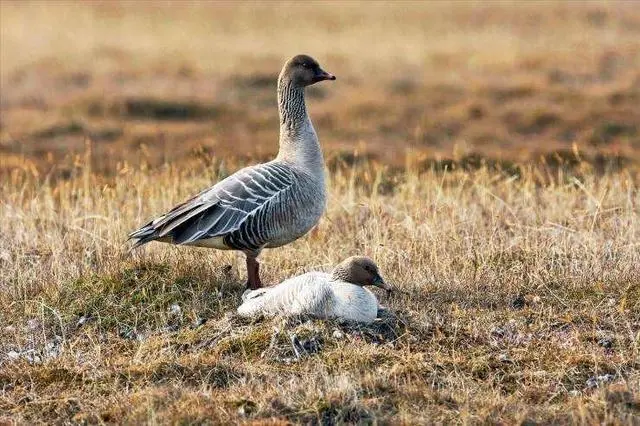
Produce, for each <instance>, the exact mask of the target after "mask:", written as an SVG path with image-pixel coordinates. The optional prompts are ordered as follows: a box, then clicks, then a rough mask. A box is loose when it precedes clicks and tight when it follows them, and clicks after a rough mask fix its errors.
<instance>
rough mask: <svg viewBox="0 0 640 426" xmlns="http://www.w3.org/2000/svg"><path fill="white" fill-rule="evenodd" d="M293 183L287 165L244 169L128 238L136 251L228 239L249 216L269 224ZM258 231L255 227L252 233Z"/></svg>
mask: <svg viewBox="0 0 640 426" xmlns="http://www.w3.org/2000/svg"><path fill="white" fill-rule="evenodd" d="M293 182H294V176H293V172H292V171H291V170H290V169H288V168H287V167H286V166H285V165H281V164H277V163H273V162H272V163H266V164H261V165H258V166H254V167H248V168H245V169H242V170H240V171H238V172H236V173H234V174H233V175H231V176H229V177H227V178H226V179H224V180H222V181H220V182H218V183H217V184H216V185H214V186H213V187H212V188H210V189H207V190H205V191H202V192H201V193H200V194H198V195H197V196H195V197H193V198H191V199H190V200H188V201H186V202H184V203H182V204H179V205H177V206H176V207H174V208H173V209H171V210H170V211H169V212H167V213H165V214H164V215H161V216H159V217H158V218H156V219H154V220H153V221H151V222H149V223H148V224H146V225H145V226H143V227H142V228H140V229H138V230H137V231H134V232H132V233H131V234H130V235H129V238H133V239H137V240H138V241H136V243H135V244H134V248H135V247H138V246H140V245H142V244H145V243H147V242H149V241H153V240H158V239H161V240H170V241H171V242H172V243H174V244H190V243H195V242H197V241H198V240H202V239H208V238H214V237H219V236H225V235H227V234H229V233H231V232H235V231H237V230H239V229H240V228H241V226H242V224H243V223H244V222H245V221H246V220H247V219H248V218H249V217H252V216H256V217H259V219H260V220H261V221H262V222H265V221H267V218H268V216H269V214H268V213H267V211H268V209H269V208H270V205H271V203H272V201H273V200H274V199H276V198H277V197H278V196H279V195H281V194H283V193H284V192H286V191H287V190H288V189H289V188H290V187H291V186H292V185H293ZM271 208H273V206H272V207H271ZM276 210H281V209H276ZM274 211H275V210H274ZM263 226H268V224H266V223H265V224H264V225H263ZM258 228H259V226H257V225H255V226H252V230H253V234H256V232H257V231H258ZM244 237H246V238H247V239H248V238H249V237H250V236H249V235H246V236H244Z"/></svg>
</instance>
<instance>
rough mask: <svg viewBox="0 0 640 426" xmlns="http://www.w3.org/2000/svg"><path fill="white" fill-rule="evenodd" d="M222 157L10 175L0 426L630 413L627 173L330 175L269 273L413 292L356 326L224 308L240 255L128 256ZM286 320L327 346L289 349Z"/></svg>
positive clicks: (2, 256) (639, 405)
mask: <svg viewBox="0 0 640 426" xmlns="http://www.w3.org/2000/svg"><path fill="white" fill-rule="evenodd" d="M220 164H221V163H219V162H218V161H214V166H211V165H207V166H205V165H203V164H202V163H201V162H197V163H192V164H191V167H187V166H186V165H185V166H184V167H180V168H177V167H166V168H164V169H161V170H157V171H151V172H150V171H145V170H133V169H122V170H119V171H118V174H117V175H116V176H115V177H112V178H104V177H101V176H99V175H95V174H93V173H91V171H90V170H86V169H83V168H77V169H76V170H75V172H74V175H73V176H72V177H71V178H70V179H68V180H65V181H60V182H57V183H48V182H46V181H43V180H42V179H39V178H38V179H36V178H34V177H32V176H31V175H30V172H28V171H26V170H25V171H18V170H16V171H14V172H13V173H12V174H11V175H10V176H5V178H6V179H5V180H3V182H4V183H3V186H2V200H3V203H2V204H1V205H0V218H1V220H0V233H1V234H2V235H3V238H2V240H0V262H1V273H2V279H1V282H2V287H1V288H0V312H1V315H2V318H1V322H2V324H3V328H2V329H0V333H1V338H0V342H1V344H0V353H1V354H2V358H1V359H2V360H1V361H0V362H1V364H0V377H1V380H2V382H3V391H2V394H1V399H0V409H1V410H0V411H2V413H3V416H4V417H2V419H4V420H7V421H8V420H9V419H11V420H13V421H17V422H20V423H23V422H24V423H32V422H51V421H55V420H61V419H69V420H72V421H88V422H90V423H96V422H117V423H121V422H130V423H140V422H151V423H153V422H160V423H172V422H202V421H204V422H216V423H217V422H231V421H232V422H239V421H256V420H260V419H262V420H266V419H270V421H275V420H278V419H279V421H294V422H321V423H331V422H336V421H337V422H368V421H373V420H374V419H377V420H378V421H391V422H410V423H413V422H473V423H476V422H506V423H514V422H522V421H525V420H531V421H542V422H548V421H558V422H570V423H583V422H586V423H598V422H606V423H623V424H624V423H627V424H632V423H633V422H635V421H637V420H638V415H639V413H640V411H639V410H640V400H638V392H639V391H640V389H639V388H638V383H640V382H639V380H640V376H639V374H638V371H639V367H640V366H639V365H638V356H639V347H638V344H639V335H638V330H639V328H638V327H639V325H640V316H639V315H638V313H639V312H640V292H639V291H638V289H639V287H638V285H637V284H638V282H639V280H640V269H639V268H638V265H640V254H639V253H640V251H639V250H638V244H637V242H636V241H637V240H638V238H637V236H638V233H639V232H640V219H639V216H638V207H639V205H640V192H639V190H638V183H639V182H640V179H639V177H640V175H639V171H638V169H637V168H635V169H634V168H630V169H629V168H626V169H622V170H615V171H609V172H607V173H605V174H604V175H600V174H598V173H595V172H594V170H593V168H592V166H591V165H589V164H588V163H581V164H578V165H577V166H576V167H575V168H574V169H564V170H563V169H552V168H545V167H542V166H536V167H533V166H521V167H519V168H518V169H517V171H513V170H512V171H510V172H507V171H500V170H498V169H496V168H488V167H480V168H479V169H477V170H471V171H465V170H461V169H456V170H452V171H446V172H437V171H422V172H418V171H417V170H418V169H417V167H415V166H414V165H413V164H412V162H411V161H410V162H409V163H408V165H407V169H405V170H404V171H403V172H394V173H393V174H392V173H390V172H389V171H387V170H386V169H385V168H383V167H381V166H379V165H375V164H369V163H363V164H360V165H357V166H352V167H347V166H342V167H338V168H337V170H336V171H334V172H333V173H332V174H331V178H330V182H329V185H330V197H329V205H328V211H327V214H326V217H325V218H324V219H323V220H322V222H321V223H320V225H319V226H318V227H317V228H316V229H315V230H314V231H313V232H311V233H310V235H308V236H307V237H305V238H303V239H301V240H299V241H297V242H295V243H293V244H291V245H289V246H286V247H283V248H280V249H275V250H271V251H268V252H266V253H265V256H264V268H263V270H264V273H265V275H264V279H265V281H266V282H278V281H279V280H281V279H283V278H286V277H288V276H291V275H293V274H296V273H300V272H302V271H305V270H312V269H317V268H326V267H328V266H330V265H333V264H335V263H336V262H338V261H339V260H341V259H343V258H345V257H347V256H348V255H352V254H356V253H357V254H367V255H370V256H372V257H373V258H374V259H375V260H376V261H377V262H378V264H379V265H380V267H381V270H382V271H383V273H384V275H385V277H387V278H388V280H389V281H390V282H392V283H394V284H395V285H397V286H398V287H400V288H401V289H403V290H405V291H407V294H406V295H398V296H396V297H395V298H394V299H392V300H390V301H386V300H384V303H385V304H388V306H389V308H390V310H391V314H389V315H391V317H390V318H387V319H384V317H383V320H381V321H380V322H379V323H377V324H374V326H371V327H362V328H351V327H348V326H344V325H340V324H336V323H331V322H329V323H322V322H312V323H303V324H301V325H300V324H296V323H293V324H281V323H280V322H279V321H277V320H274V321H264V322H259V323H257V324H250V323H247V322H244V321H241V320H240V319H238V318H236V317H235V316H233V315H232V314H231V313H232V312H233V311H234V309H235V307H236V306H237V304H238V302H239V298H240V294H241V292H242V289H241V285H242V282H243V280H244V277H243V276H242V275H243V273H244V269H243V262H242V260H241V259H240V256H238V255H235V254H233V253H227V252H220V251H215V250H206V249H194V248H176V247H173V246H170V245H163V244H152V245H150V246H149V247H148V248H147V249H145V250H143V251H142V252H140V253H137V254H136V255H134V256H133V257H132V258H130V257H127V256H126V254H125V253H126V247H125V246H124V245H123V238H124V236H125V235H126V234H127V232H128V231H130V230H131V229H133V228H135V226H136V225H138V224H140V223H141V222H142V221H144V220H145V219H147V218H148V217H149V216H150V215H153V214H155V213H158V212H160V211H163V210H164V209H165V208H167V207H170V206H171V205H173V204H174V203H176V202H178V201H180V200H182V199H184V198H185V197H186V196H188V195H189V194H192V193H193V192H195V191H196V190H198V189H199V188H202V187H204V186H206V185H208V184H209V183H210V182H211V181H213V180H216V179H218V178H219V177H220V176H222V175H224V174H226V173H228V171H229V170H231V169H233V168H235V167H236V165H229V166H228V168H225V169H221V165H220ZM187 170H188V171H187ZM514 170H515V169H514ZM381 297H383V298H384V296H382V295H381ZM174 305H177V306H179V308H180V310H179V312H176V308H175V307H173V308H172V306H174ZM202 319H207V322H206V323H204V325H202V324H201V323H202ZM79 321H80V322H79ZM273 327H279V328H280V329H281V331H280V333H279V334H276V335H274V336H272V334H273V331H272V330H273ZM283 327H284V328H283ZM336 330H341V332H340V333H336ZM291 332H295V333H297V334H298V336H299V337H300V339H301V340H305V339H306V341H307V342H308V341H311V340H314V341H319V342H320V343H321V348H320V350H319V351H318V352H317V353H312V354H310V355H309V356H307V357H304V358H302V359H300V360H298V361H294V362H293V363H291V361H290V360H287V358H289V359H290V358H292V357H293V351H292V350H291V349H290V346H289V344H288V343H287V342H288V337H287V333H291ZM272 338H273V339H275V340H274V342H275V344H274V343H273V342H272V343H271V345H270V341H271V340H272ZM12 351H13V352H12ZM598 378H599V379H598ZM598 380H600V381H599V382H598Z"/></svg>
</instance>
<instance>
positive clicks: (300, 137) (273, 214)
mask: <svg viewBox="0 0 640 426" xmlns="http://www.w3.org/2000/svg"><path fill="white" fill-rule="evenodd" d="M335 79H336V77H335V76H333V75H332V74H329V73H328V72H325V71H323V70H322V68H320V66H319V65H318V62H317V61H316V60H315V59H313V58H311V57H310V56H307V55H298V56H295V57H293V58H291V59H290V60H289V61H287V62H286V63H285V64H284V67H283V68H282V71H281V72H280V76H279V77H278V111H279V113H280V149H279V151H278V156H277V157H276V158H275V159H274V160H272V161H270V162H268V163H264V164H258V165H255V166H250V167H246V168H244V169H241V170H239V171H237V172H236V173H234V174H232V175H231V176H229V177H227V178H226V179H224V180H222V181H220V182H218V183H216V184H215V185H214V186H212V187H211V188H208V189H206V190H204V191H202V192H201V193H199V194H198V195H196V196H195V197H193V198H191V199H189V200H187V201H185V202H184V203H182V204H179V205H177V206H175V207H174V208H173V209H171V210H170V211H169V212H167V213H165V214H163V215H161V216H158V217H157V218H155V219H153V220H152V221H151V222H149V223H147V224H146V225H144V226H143V227H141V228H140V229H138V230H137V231H135V232H132V233H131V234H130V235H129V238H130V239H135V240H136V242H135V244H134V245H133V247H132V249H134V248H136V247H139V246H141V245H143V244H146V243H148V242H149V241H154V240H155V241H161V242H167V243H172V244H181V245H182V244H184V245H193V246H199V247H210V248H216V249H222V250H240V251H242V252H244V253H245V255H246V257H247V287H248V288H249V289H257V288H260V287H262V283H261V281H260V264H259V263H258V260H257V257H258V255H259V254H260V252H261V251H262V249H264V248H272V247H280V246H283V245H285V244H288V243H290V242H292V241H295V240H296V239H298V238H300V237H301V236H303V235H304V234H306V233H307V232H308V231H309V230H310V229H311V228H312V227H313V226H314V225H315V224H316V223H317V222H318V220H319V219H320V216H321V215H322V213H323V211H324V208H325V199H326V195H325V183H324V160H323V157H322V151H321V149H320V144H319V142H318V136H317V135H316V132H315V130H314V128H313V125H312V124H311V119H310V118H309V115H308V114H307V109H306V105H305V100H304V89H305V87H307V86H310V85H312V84H315V83H318V82H320V81H324V80H335Z"/></svg>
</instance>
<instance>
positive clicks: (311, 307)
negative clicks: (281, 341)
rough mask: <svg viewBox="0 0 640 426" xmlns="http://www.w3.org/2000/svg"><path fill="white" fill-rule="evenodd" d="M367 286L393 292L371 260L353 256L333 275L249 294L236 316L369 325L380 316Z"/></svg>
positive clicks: (310, 274)
mask: <svg viewBox="0 0 640 426" xmlns="http://www.w3.org/2000/svg"><path fill="white" fill-rule="evenodd" d="M365 285H374V286H377V287H380V288H383V289H385V290H387V292H390V291H392V290H393V287H392V286H390V285H389V284H387V283H385V282H384V280H383V279H382V277H381V276H380V273H379V272H378V267H377V266H376V264H375V263H374V262H373V261H372V260H371V259H369V258H368V257H363V256H354V257H350V258H348V259H346V260H345V261H343V262H342V263H340V264H339V265H338V266H336V268H335V269H334V270H333V272H332V273H331V274H328V273H324V272H307V273H306V274H303V275H299V276H297V277H293V278H289V279H288V280H285V281H283V282H282V283H280V284H278V285H276V286H274V287H267V288H261V289H258V290H252V291H247V292H245V294H244V295H243V296H242V300H243V302H242V305H240V307H238V311H237V312H238V315H240V316H243V317H249V318H251V317H259V316H263V315H264V316H277V315H281V316H294V315H309V316H312V317H315V318H319V319H329V318H335V319H341V320H348V321H356V322H362V323H370V322H372V321H373V320H374V319H376V317H377V315H378V307H379V304H378V299H376V296H375V295H374V294H373V293H372V292H371V291H370V290H368V289H366V288H364V287H363V286H365Z"/></svg>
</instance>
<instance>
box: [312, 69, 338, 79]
mask: <svg viewBox="0 0 640 426" xmlns="http://www.w3.org/2000/svg"><path fill="white" fill-rule="evenodd" d="M335 79H336V76H335V75H333V74H331V73H328V72H326V71H324V70H318V73H317V74H316V80H317V81H324V80H335Z"/></svg>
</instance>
